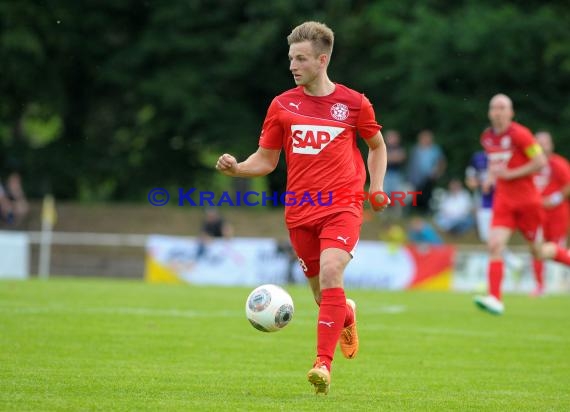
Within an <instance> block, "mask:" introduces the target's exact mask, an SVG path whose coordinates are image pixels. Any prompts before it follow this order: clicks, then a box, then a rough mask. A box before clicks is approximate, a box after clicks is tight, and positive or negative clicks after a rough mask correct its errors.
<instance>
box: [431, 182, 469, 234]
mask: <svg viewBox="0 0 570 412" xmlns="http://www.w3.org/2000/svg"><path fill="white" fill-rule="evenodd" d="M434 221H435V224H436V225H437V227H438V228H439V229H440V230H442V231H444V232H446V233H450V234H454V235H461V234H463V233H465V232H466V231H468V230H469V229H471V228H472V227H473V225H474V224H475V220H474V218H473V202H472V199H471V195H470V194H469V192H468V191H467V190H465V189H464V188H463V184H462V183H461V180H459V179H452V180H451V181H450V182H449V185H448V190H447V191H446V192H445V194H444V195H443V196H442V198H441V201H440V204H439V210H438V211H437V213H436V214H435V218H434Z"/></svg>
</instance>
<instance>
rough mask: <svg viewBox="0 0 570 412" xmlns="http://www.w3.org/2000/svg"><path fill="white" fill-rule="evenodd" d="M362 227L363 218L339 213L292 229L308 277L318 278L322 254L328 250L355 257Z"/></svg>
mask: <svg viewBox="0 0 570 412" xmlns="http://www.w3.org/2000/svg"><path fill="white" fill-rule="evenodd" d="M361 225H362V218H361V217H357V216H355V215H353V214H352V213H350V212H339V213H333V214H330V215H326V216H323V217H320V218H318V219H315V220H311V221H310V222H307V223H305V224H303V225H301V226H296V227H294V228H291V229H289V237H290V239H291V244H292V245H293V249H295V252H296V253H297V256H298V257H299V263H300V264H301V268H303V271H304V272H305V276H307V277H308V278H310V277H314V276H318V274H319V270H320V258H321V252H322V251H323V250H325V249H329V248H338V249H342V250H345V251H347V252H348V253H350V255H351V256H354V249H355V248H356V244H357V243H358V237H359V236H360V226H361Z"/></svg>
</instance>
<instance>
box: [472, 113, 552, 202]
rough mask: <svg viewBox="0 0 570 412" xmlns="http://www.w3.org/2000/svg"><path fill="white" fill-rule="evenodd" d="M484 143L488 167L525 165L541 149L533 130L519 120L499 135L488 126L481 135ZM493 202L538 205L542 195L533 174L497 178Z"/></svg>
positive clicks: (512, 167) (511, 167)
mask: <svg viewBox="0 0 570 412" xmlns="http://www.w3.org/2000/svg"><path fill="white" fill-rule="evenodd" d="M481 145H482V146H483V148H484V149H485V152H486V153H487V157H488V159H489V167H491V165H494V164H497V163H502V164H504V165H506V167H507V168H508V169H514V168H517V167H520V166H522V165H524V164H525V163H527V162H528V161H529V160H530V159H532V158H533V157H535V156H536V155H537V154H540V153H541V151H542V149H541V148H540V146H539V145H538V143H536V140H534V136H533V135H532V133H531V132H530V130H528V129H527V128H526V127H524V126H523V125H521V124H519V123H517V122H511V124H510V125H509V127H508V128H507V130H506V131H504V132H503V133H500V134H496V133H495V132H494V131H493V129H492V128H488V129H486V130H485V131H484V132H483V134H482V135H481ZM494 201H495V202H500V203H503V202H504V203H507V204H530V203H536V204H539V203H540V195H539V193H538V190H537V189H536V187H535V185H534V182H533V175H527V176H523V177H519V178H517V179H512V180H504V179H498V180H497V183H496V188H495V200H494Z"/></svg>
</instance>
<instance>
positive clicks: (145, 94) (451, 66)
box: [0, 0, 570, 201]
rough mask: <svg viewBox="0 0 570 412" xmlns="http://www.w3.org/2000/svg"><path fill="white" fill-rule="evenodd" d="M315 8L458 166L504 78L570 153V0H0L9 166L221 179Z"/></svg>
mask: <svg viewBox="0 0 570 412" xmlns="http://www.w3.org/2000/svg"><path fill="white" fill-rule="evenodd" d="M305 20H318V21H324V22H326V23H327V24H328V25H329V26H330V27H331V28H332V29H333V30H334V31H335V34H336V44H335V50H334V53H333V60H332V65H331V68H330V76H331V78H332V79H333V80H334V81H337V82H341V83H345V84H347V85H348V86H350V87H353V88H355V89H357V90H360V91H363V92H364V93H365V94H366V95H367V96H368V97H369V98H370V99H371V101H372V102H373V103H374V105H375V110H376V115H377V117H378V119H379V122H380V123H381V124H383V125H384V127H385V128H389V129H398V130H400V131H401V133H402V134H403V136H404V138H405V144H406V145H408V146H410V145H412V144H413V143H414V142H415V138H416V134H417V132H418V131H419V130H421V129H424V128H430V129H432V130H434V132H435V135H436V138H437V140H438V142H439V143H440V144H441V145H442V146H443V148H444V150H445V152H446V154H447V156H448V158H449V159H450V162H449V170H448V174H449V176H451V175H457V176H462V175H463V170H464V167H465V164H466V163H467V161H468V159H469V157H470V155H471V153H472V152H473V151H474V150H478V149H479V143H478V136H479V134H480V132H481V131H482V130H483V128H484V127H485V126H486V124H487V117H486V112H487V105H488V101H489V98H490V97H491V96H492V95H493V94H495V93H497V92H504V93H507V94H509V95H510V96H511V97H512V98H513V100H514V103H515V110H516V112H517V120H519V121H521V122H522V123H524V124H526V125H528V126H529V127H531V128H532V129H534V130H536V129H539V128H546V129H549V130H551V131H552V132H553V135H554V137H555V141H556V143H557V149H558V151H559V152H560V153H562V154H563V155H566V156H570V132H569V131H568V126H567V125H568V124H570V99H569V97H570V24H569V21H570V3H568V2H567V1H549V2H543V1H536V0H525V1H522V0H521V1H505V2H495V1H489V0H477V1H475V0H473V1H470V0H466V1H444V0H431V1H424V2H416V1H412V0H400V1H383V2H380V1H363V0H352V1H351V0H330V1H324V0H320V1H319V0H274V1H267V0H250V1H239V0H236V1H222V0H217V1H214V0H202V1H200V0H173V1H169V2H159V1H140V0H136V1H135V0H114V1H112V2H100V1H96V0H82V1H77V0H46V1H38V0H19V1H3V2H0V96H1V98H0V169H1V172H2V173H1V174H0V176H3V175H4V174H5V173H6V172H8V171H9V170H13V169H15V168H17V169H19V170H21V172H22V174H23V176H24V179H25V184H26V188H27V190H28V192H29V193H30V195H31V196H39V195H41V194H43V193H45V192H46V191H51V192H53V193H54V194H55V195H56V196H57V197H59V198H64V199H73V200H82V201H107V200H142V199H145V198H146V192H147V191H148V189H149V188H151V187H155V186H161V187H185V188H190V187H200V186H204V185H206V184H208V182H212V181H214V182H216V181H217V180H215V179H219V176H217V177H215V176H216V174H215V172H214V171H213V167H212V166H213V164H214V162H215V159H216V158H217V155H218V154H219V153H221V152H223V151H227V152H231V153H235V154H236V155H237V156H238V158H240V159H243V158H244V156H246V155H247V154H249V153H251V152H253V151H254V150H256V147H257V138H258V134H259V131H260V128H261V123H262V121H263V118H264V116H265V111H266V109H267V107H268V105H269V103H270V101H271V99H272V98H273V97H274V96H275V95H277V94H279V93H280V92H281V91H283V90H286V89H288V88H291V87H293V86H294V83H293V80H292V77H291V75H290V73H289V71H288V58H287V52H288V46H287V44H286V39H285V37H286V36H287V35H288V34H289V33H290V31H291V29H292V28H293V27H294V26H295V25H297V24H299V23H301V22H303V21H305ZM278 171H279V173H276V174H274V175H273V176H271V178H270V185H271V187H272V188H279V187H281V186H282V185H283V183H284V181H285V176H284V169H283V167H280V168H279V169H278ZM221 184H229V183H224V182H222V183H221Z"/></svg>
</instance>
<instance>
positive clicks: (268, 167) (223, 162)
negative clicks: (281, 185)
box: [216, 147, 281, 177]
mask: <svg viewBox="0 0 570 412" xmlns="http://www.w3.org/2000/svg"><path fill="white" fill-rule="evenodd" d="M280 153H281V150H277V149H265V148H263V147H259V148H258V149H257V151H256V152H255V153H253V154H252V155H251V156H249V157H248V158H247V159H246V160H244V161H243V162H240V163H238V161H237V160H236V158H235V157H234V156H232V155H230V154H227V153H224V154H223V155H221V156H220V158H219V159H218V162H217V163H216V169H217V170H219V171H220V172H221V173H223V174H225V175H226V176H231V177H259V176H265V175H268V174H269V173H271V172H273V171H274V170H275V168H276V167H277V163H278V162H279V154H280Z"/></svg>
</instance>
